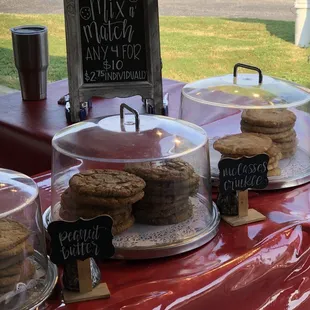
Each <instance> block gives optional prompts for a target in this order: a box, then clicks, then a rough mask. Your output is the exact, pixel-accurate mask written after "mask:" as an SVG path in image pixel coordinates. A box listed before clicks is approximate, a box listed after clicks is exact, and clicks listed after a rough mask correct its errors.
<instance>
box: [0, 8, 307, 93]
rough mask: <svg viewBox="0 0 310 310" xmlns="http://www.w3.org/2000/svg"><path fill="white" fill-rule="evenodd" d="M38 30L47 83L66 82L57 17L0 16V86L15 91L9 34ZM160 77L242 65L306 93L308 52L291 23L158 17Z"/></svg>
mask: <svg viewBox="0 0 310 310" xmlns="http://www.w3.org/2000/svg"><path fill="white" fill-rule="evenodd" d="M23 24H24V25H25V24H42V25H45V26H47V27H48V30H49V52H50V66H49V81H56V80H59V79H63V78H65V77H66V76H67V69H66V47H65V34H64V31H65V30H64V21H63V16H62V15H15V14H0V84H3V85H6V86H8V87H15V88H18V84H19V83H18V77H17V73H16V69H15V67H14V63H13V57H12V43H11V34H10V30H9V29H10V28H11V27H14V26H17V25H23ZM160 25H161V49H162V58H163V66H164V67H163V76H164V77H167V78H171V79H176V80H181V81H185V82H189V81H193V80H197V79H201V78H205V77H208V76H215V75H221V74H227V73H231V72H232V68H233V65H234V64H235V63H237V62H243V63H248V64H252V65H255V66H258V67H260V68H261V69H262V70H263V73H264V74H268V75H272V76H277V77H280V78H284V79H288V80H291V81H293V82H296V83H300V84H302V85H305V86H308V87H310V64H309V63H308V54H309V49H308V50H307V49H301V48H298V47H296V46H294V43H293V41H294V23H292V22H283V21H262V20H251V19H235V20H233V19H232V20H229V19H219V18H204V17H201V18H200V17H161V18H160Z"/></svg>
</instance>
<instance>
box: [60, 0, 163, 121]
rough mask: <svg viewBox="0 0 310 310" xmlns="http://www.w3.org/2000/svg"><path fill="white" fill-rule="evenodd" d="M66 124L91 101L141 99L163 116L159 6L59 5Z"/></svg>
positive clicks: (130, 2) (137, 1)
mask: <svg viewBox="0 0 310 310" xmlns="http://www.w3.org/2000/svg"><path fill="white" fill-rule="evenodd" d="M64 9H65V22H66V38H67V58H68V77H69V92H70V104H71V109H70V111H71V119H72V120H73V121H74V122H76V121H79V116H78V112H79V110H80V102H81V101H87V100H88V99H89V98H90V97H92V96H96V95H99V96H104V97H105V98H113V97H122V98H124V97H130V96H134V95H141V96H142V98H143V99H145V100H148V102H152V104H153V106H154V108H155V113H156V114H161V113H162V111H163V109H162V108H163V95H162V76H161V56H160V42H159V19H158V1H156V0H64Z"/></svg>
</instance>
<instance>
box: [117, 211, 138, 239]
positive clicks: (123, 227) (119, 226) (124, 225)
mask: <svg viewBox="0 0 310 310" xmlns="http://www.w3.org/2000/svg"><path fill="white" fill-rule="evenodd" d="M134 223H135V218H134V217H133V216H130V217H129V219H128V220H126V221H124V222H122V223H119V224H117V225H113V228H112V234H113V235H114V236H115V235H119V234H121V233H123V232H124V231H126V230H127V229H129V228H130V227H131V226H133V224H134Z"/></svg>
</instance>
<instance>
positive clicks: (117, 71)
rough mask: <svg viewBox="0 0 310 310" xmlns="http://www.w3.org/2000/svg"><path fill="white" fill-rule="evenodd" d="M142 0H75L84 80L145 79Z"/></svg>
mask: <svg viewBox="0 0 310 310" xmlns="http://www.w3.org/2000/svg"><path fill="white" fill-rule="evenodd" d="M143 3H144V0H79V7H80V10H79V12H80V34H81V45H82V61H83V77H84V82H85V83H102V82H112V81H114V82H124V81H146V80H147V64H146V45H145V44H146V43H145V42H146V40H145V33H144V31H145V29H144V24H145V20H144V19H145V16H144V5H143ZM98 71H100V72H101V71H105V73H104V74H102V73H100V74H97V73H96V72H98Z"/></svg>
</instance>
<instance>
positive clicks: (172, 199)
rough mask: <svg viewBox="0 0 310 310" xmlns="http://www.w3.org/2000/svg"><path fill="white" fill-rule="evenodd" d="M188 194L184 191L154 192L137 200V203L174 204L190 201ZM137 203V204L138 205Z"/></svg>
mask: <svg viewBox="0 0 310 310" xmlns="http://www.w3.org/2000/svg"><path fill="white" fill-rule="evenodd" d="M188 197H189V196H188V195H187V194H184V193H182V192H181V193H180V195H173V194H172V195H171V194H170V195H169V194H168V195H156V194H154V193H150V194H149V195H145V196H144V198H143V199H142V200H140V201H139V202H137V204H139V203H140V204H148V203H149V204H150V205H152V206H154V205H172V204H175V203H184V202H187V201H188ZM137 204H135V206H136V205H137Z"/></svg>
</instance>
